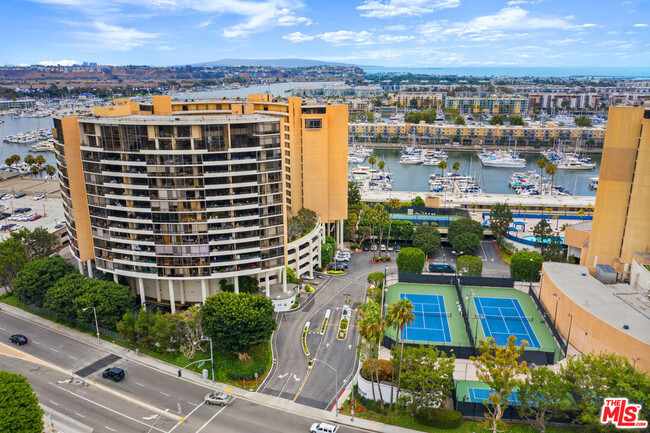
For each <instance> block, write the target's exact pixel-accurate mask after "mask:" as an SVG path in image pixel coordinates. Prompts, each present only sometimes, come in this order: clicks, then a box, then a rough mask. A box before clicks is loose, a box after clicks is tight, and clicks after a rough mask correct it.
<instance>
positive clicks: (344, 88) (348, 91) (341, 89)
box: [291, 84, 384, 99]
mask: <svg viewBox="0 0 650 433" xmlns="http://www.w3.org/2000/svg"><path fill="white" fill-rule="evenodd" d="M383 94H384V90H383V89H382V88H381V87H380V86H375V85H371V86H349V85H347V84H335V85H330V86H316V87H311V86H304V87H294V88H292V89H291V95H292V96H295V97H302V98H344V99H345V98H376V97H377V96H381V95H383Z"/></svg>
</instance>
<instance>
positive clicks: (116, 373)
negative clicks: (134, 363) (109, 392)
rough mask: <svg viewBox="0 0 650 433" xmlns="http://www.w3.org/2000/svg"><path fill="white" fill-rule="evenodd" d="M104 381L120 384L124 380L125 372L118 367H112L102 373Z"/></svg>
mask: <svg viewBox="0 0 650 433" xmlns="http://www.w3.org/2000/svg"><path fill="white" fill-rule="evenodd" d="M102 377H103V378H104V379H113V381H114V382H119V381H120V380H122V379H124V370H122V369H121V368H117V367H111V368H107V369H106V370H104V372H103V373H102Z"/></svg>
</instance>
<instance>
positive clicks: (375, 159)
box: [368, 155, 377, 179]
mask: <svg viewBox="0 0 650 433" xmlns="http://www.w3.org/2000/svg"><path fill="white" fill-rule="evenodd" d="M368 162H369V163H370V165H371V166H372V168H373V170H374V169H375V164H377V158H375V155H370V158H368ZM372 176H373V175H372V174H370V179H372Z"/></svg>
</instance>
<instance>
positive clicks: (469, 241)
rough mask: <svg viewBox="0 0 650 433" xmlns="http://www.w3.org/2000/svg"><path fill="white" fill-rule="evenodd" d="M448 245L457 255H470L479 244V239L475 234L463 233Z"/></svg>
mask: <svg viewBox="0 0 650 433" xmlns="http://www.w3.org/2000/svg"><path fill="white" fill-rule="evenodd" d="M450 243H451V246H452V247H453V248H454V250H456V251H457V252H458V253H459V254H472V253H473V252H474V251H476V249H477V248H478V246H479V245H480V244H481V238H480V237H479V236H478V235H477V234H476V233H472V232H465V233H461V234H459V235H457V236H456V237H455V238H454V239H453V240H452V241H451V242H450Z"/></svg>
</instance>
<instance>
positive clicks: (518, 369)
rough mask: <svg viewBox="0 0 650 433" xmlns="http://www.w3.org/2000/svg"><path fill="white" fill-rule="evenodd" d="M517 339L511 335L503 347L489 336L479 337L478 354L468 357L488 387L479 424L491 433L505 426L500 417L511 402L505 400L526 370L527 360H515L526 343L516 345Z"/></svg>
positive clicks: (520, 381) (519, 384) (518, 385)
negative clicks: (483, 338)
mask: <svg viewBox="0 0 650 433" xmlns="http://www.w3.org/2000/svg"><path fill="white" fill-rule="evenodd" d="M516 341H517V337H515V336H514V335H511V336H510V337H508V344H507V345H506V346H499V345H497V344H496V342H495V341H494V338H492V337H488V339H487V341H486V340H479V342H478V348H479V351H480V355H479V356H478V357H475V356H472V357H471V358H470V359H471V360H472V361H474V365H475V366H476V376H477V377H478V378H479V380H480V381H481V382H484V383H485V384H487V385H488V386H489V387H490V390H491V391H490V396H489V398H488V399H486V400H484V401H483V405H484V406H485V408H486V412H485V421H484V422H483V423H482V424H483V427H484V428H485V429H488V430H492V433H497V432H499V431H504V430H505V428H506V425H505V423H504V422H503V421H502V420H501V417H502V416H503V413H504V411H505V410H506V409H507V408H508V406H509V405H510V404H509V402H508V399H509V398H510V397H511V396H512V394H513V392H514V391H515V388H518V387H520V386H521V385H522V383H523V381H522V379H521V378H520V377H521V375H523V374H526V373H528V367H527V366H526V361H521V362H519V361H518V359H519V357H520V356H521V355H522V353H523V352H524V348H525V347H526V344H527V343H526V341H523V342H522V343H521V345H520V346H516V345H515V342H516Z"/></svg>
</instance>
